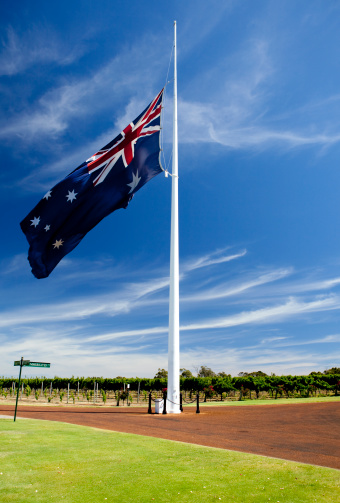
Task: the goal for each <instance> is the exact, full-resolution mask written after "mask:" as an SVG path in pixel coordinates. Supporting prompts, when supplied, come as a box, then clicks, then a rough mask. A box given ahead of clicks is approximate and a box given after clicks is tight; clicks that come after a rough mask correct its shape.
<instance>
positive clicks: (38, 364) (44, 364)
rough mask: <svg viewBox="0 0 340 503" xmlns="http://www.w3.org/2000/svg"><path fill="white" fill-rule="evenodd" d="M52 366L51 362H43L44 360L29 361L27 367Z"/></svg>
mask: <svg viewBox="0 0 340 503" xmlns="http://www.w3.org/2000/svg"><path fill="white" fill-rule="evenodd" d="M50 366H51V364H50V363H43V362H29V363H28V364H27V367H45V368H46V367H47V368H49V367H50Z"/></svg>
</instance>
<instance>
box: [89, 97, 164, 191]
mask: <svg viewBox="0 0 340 503" xmlns="http://www.w3.org/2000/svg"><path fill="white" fill-rule="evenodd" d="M162 94H163V90H162V91H161V92H160V93H159V94H158V96H156V98H155V99H154V100H153V101H152V102H151V103H150V105H149V107H148V108H147V109H146V110H145V111H144V112H143V113H142V114H141V116H139V117H138V118H137V119H136V123H133V122H131V123H130V124H129V125H128V126H126V128H125V129H123V131H122V132H121V134H120V138H119V139H118V140H117V138H116V139H115V140H113V141H112V142H110V143H109V144H108V145H106V146H105V147H104V148H103V149H101V150H99V152H97V153H96V154H94V155H93V156H92V157H90V159H88V160H87V161H86V162H87V163H88V165H87V167H88V170H89V173H93V172H94V171H97V170H100V171H99V174H98V175H97V176H96V178H95V179H94V180H93V185H97V184H98V183H101V182H103V181H104V180H105V178H106V177H107V175H108V174H109V173H110V171H111V169H112V168H113V166H114V165H115V164H116V162H117V161H118V159H120V158H122V160H123V163H124V166H125V167H126V168H127V167H128V165H129V164H130V163H131V161H132V160H133V157H134V149H135V145H136V142H137V140H139V138H142V137H143V136H149V135H151V134H154V133H156V132H159V131H160V128H161V127H160V124H156V123H155V119H158V118H160V115H161V110H162V101H161V99H160V98H161V96H162ZM116 140H117V141H116ZM114 142H115V143H114Z"/></svg>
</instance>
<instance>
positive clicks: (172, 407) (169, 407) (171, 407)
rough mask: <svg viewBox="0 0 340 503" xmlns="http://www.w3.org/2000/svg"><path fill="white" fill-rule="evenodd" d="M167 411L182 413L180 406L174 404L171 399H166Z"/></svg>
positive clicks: (168, 412)
mask: <svg viewBox="0 0 340 503" xmlns="http://www.w3.org/2000/svg"><path fill="white" fill-rule="evenodd" d="M166 413H167V414H181V409H180V406H179V405H177V404H173V403H172V402H170V401H169V400H167V401H166Z"/></svg>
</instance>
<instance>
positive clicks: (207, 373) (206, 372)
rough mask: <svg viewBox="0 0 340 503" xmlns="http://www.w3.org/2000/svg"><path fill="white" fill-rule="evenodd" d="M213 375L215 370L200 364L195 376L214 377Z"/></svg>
mask: <svg viewBox="0 0 340 503" xmlns="http://www.w3.org/2000/svg"><path fill="white" fill-rule="evenodd" d="M215 375H216V374H215V372H214V371H213V370H211V368H209V367H206V366H205V365H202V366H201V368H200V369H199V370H198V372H197V377H214V376H215Z"/></svg>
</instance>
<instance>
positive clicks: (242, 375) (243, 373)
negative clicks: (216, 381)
mask: <svg viewBox="0 0 340 503" xmlns="http://www.w3.org/2000/svg"><path fill="white" fill-rule="evenodd" d="M237 375H238V376H239V377H247V375H249V374H248V372H239V373H238V374H237Z"/></svg>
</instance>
